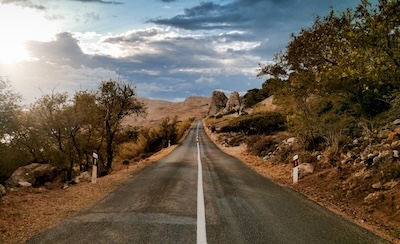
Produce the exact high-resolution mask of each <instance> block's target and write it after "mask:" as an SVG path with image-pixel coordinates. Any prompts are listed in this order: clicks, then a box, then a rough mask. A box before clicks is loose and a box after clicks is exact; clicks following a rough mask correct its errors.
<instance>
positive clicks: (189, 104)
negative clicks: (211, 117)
mask: <svg viewBox="0 0 400 244" xmlns="http://www.w3.org/2000/svg"><path fill="white" fill-rule="evenodd" d="M138 100H139V101H141V102H143V103H144V104H145V106H146V107H147V116H146V117H145V118H142V117H136V116H129V117H127V118H126V119H125V121H124V123H126V124H130V125H132V126H139V125H140V126H151V125H155V124H159V122H161V121H162V120H163V119H164V118H166V117H170V118H174V117H175V116H176V117H178V120H186V119H189V118H193V117H194V118H196V119H202V118H204V117H205V116H206V115H207V112H208V109H209V105H210V98H209V97H194V96H193V97H188V98H187V99H186V100H185V101H183V102H169V101H163V100H154V99H148V98H138Z"/></svg>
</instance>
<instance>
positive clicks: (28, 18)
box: [0, 5, 57, 64]
mask: <svg viewBox="0 0 400 244" xmlns="http://www.w3.org/2000/svg"><path fill="white" fill-rule="evenodd" d="M0 33H1V34H0V63H7V64H12V63H17V62H20V61H25V60H29V59H30V58H31V57H29V54H28V52H27V50H26V49H25V43H26V42H27V41H49V40H51V39H52V38H53V37H54V36H55V34H56V33H57V28H56V26H55V25H54V24H52V23H50V21H49V20H47V19H45V18H44V17H43V16H42V15H41V14H40V12H38V11H37V10H33V9H28V8H21V7H17V6H12V5H0Z"/></svg>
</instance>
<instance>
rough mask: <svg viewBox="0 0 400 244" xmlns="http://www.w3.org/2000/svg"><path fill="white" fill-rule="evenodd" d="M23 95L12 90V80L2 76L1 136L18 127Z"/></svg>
mask: <svg viewBox="0 0 400 244" xmlns="http://www.w3.org/2000/svg"><path fill="white" fill-rule="evenodd" d="M20 102H21V96H20V95H19V94H17V93H15V92H14V91H13V90H12V87H11V85H10V81H8V80H5V79H3V78H2V77H0V137H1V138H2V137H3V136H4V135H5V134H10V133H12V132H13V131H15V129H16V118H17V116H18V115H19V113H20V112H21V106H20Z"/></svg>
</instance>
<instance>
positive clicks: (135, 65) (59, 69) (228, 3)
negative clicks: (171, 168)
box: [0, 0, 359, 103]
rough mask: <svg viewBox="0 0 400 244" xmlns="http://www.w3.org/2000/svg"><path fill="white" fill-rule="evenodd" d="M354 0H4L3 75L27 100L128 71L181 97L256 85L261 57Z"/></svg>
mask: <svg viewBox="0 0 400 244" xmlns="http://www.w3.org/2000/svg"><path fill="white" fill-rule="evenodd" d="M358 4H359V1H355V0H347V1H345V0H213V1H195V0H130V1H128V0H115V1H114V0H0V32H1V34H0V36H1V38H0V76H1V77H2V78H3V79H5V78H6V79H8V80H10V81H11V83H12V85H13V87H14V89H15V90H16V91H17V92H18V93H20V94H21V95H22V96H23V98H24V102H25V103H30V102H32V101H34V99H35V98H39V97H40V96H41V94H43V93H51V92H65V91H67V92H70V93H71V94H72V93H73V92H75V91H78V90H82V89H92V90H94V89H96V88H97V87H98V86H99V83H100V82H101V81H102V80H109V79H122V80H125V81H128V82H132V84H133V85H134V86H135V87H136V91H137V93H138V95H139V96H141V97H147V98H154V99H163V100H169V101H181V100H183V99H185V98H186V97H189V96H210V95H211V93H212V91H213V90H221V91H225V92H226V93H227V94H229V93H230V92H232V91H238V92H241V93H242V94H243V93H244V92H245V91H247V90H250V89H253V88H260V87H261V84H262V82H263V80H261V79H259V78H257V77H256V74H257V69H258V64H259V63H261V64H265V63H267V62H270V61H271V60H272V58H273V55H274V54H276V53H278V52H279V51H281V50H283V49H284V48H285V46H286V44H287V43H288V42H289V40H290V35H291V33H295V34H296V33H298V32H299V31H300V30H301V28H305V27H310V26H311V25H312V23H313V21H314V19H315V16H316V15H320V16H325V15H327V13H328V12H329V9H330V7H333V9H334V10H336V11H343V10H345V9H346V8H354V7H355V6H357V5H358Z"/></svg>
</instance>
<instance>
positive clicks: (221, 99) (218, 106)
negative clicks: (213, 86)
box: [208, 91, 228, 116]
mask: <svg viewBox="0 0 400 244" xmlns="http://www.w3.org/2000/svg"><path fill="white" fill-rule="evenodd" d="M227 101H228V98H227V97H226V96H225V93H223V92H221V91H213V93H212V96H211V102H210V108H209V110H208V115H210V116H213V115H216V114H218V113H219V112H221V111H222V110H223V109H225V107H226V103H227Z"/></svg>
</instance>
